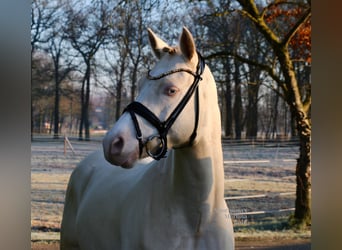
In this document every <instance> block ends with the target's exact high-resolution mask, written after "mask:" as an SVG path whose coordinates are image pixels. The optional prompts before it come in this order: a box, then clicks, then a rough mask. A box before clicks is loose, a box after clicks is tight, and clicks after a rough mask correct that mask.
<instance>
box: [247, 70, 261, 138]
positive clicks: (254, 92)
mask: <svg viewBox="0 0 342 250" xmlns="http://www.w3.org/2000/svg"><path fill="white" fill-rule="evenodd" d="M259 74H260V71H258V70H256V69H254V71H253V72H251V74H250V75H251V78H250V84H248V87H247V89H248V108H247V117H246V119H247V121H246V123H247V124H246V125H247V127H246V130H247V131H246V136H247V137H248V138H251V139H256V137H257V134H258V94H259V87H260V84H259Z"/></svg>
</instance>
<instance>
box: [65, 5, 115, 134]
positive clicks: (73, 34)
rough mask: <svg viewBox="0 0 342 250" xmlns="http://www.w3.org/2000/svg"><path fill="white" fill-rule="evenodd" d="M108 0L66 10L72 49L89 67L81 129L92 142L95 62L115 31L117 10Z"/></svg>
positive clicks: (87, 67)
mask: <svg viewBox="0 0 342 250" xmlns="http://www.w3.org/2000/svg"><path fill="white" fill-rule="evenodd" d="M114 9H115V8H114V7H111V6H109V5H107V4H106V3H105V1H102V0H98V1H92V2H91V3H89V4H84V3H83V2H82V6H80V2H77V1H75V2H69V5H68V6H67V8H66V16H67V21H66V27H65V30H64V33H65V36H66V38H67V39H68V40H69V41H70V42H71V45H72V47H73V48H74V49H75V50H76V51H77V52H78V53H79V54H80V55H81V58H82V60H83V63H84V65H85V72H84V77H83V80H82V87H81V105H82V112H81V119H80V128H79V140H83V126H84V129H85V139H86V140H89V139H90V131H89V127H90V126H89V125H90V124H89V99H90V80H91V72H92V71H91V68H92V65H93V63H94V59H95V57H94V56H95V54H96V53H97V52H98V50H99V48H100V47H101V45H102V44H103V43H104V42H105V40H106V37H107V34H108V30H109V29H110V28H111V25H112V23H111V18H112V13H113V11H114Z"/></svg>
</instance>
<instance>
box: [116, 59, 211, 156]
mask: <svg viewBox="0 0 342 250" xmlns="http://www.w3.org/2000/svg"><path fill="white" fill-rule="evenodd" d="M197 55H198V64H197V67H196V72H193V71H191V70H189V69H184V68H180V69H174V70H171V71H168V72H166V73H163V74H160V75H158V76H155V77H154V76H151V75H150V72H148V74H147V79H149V80H158V79H161V78H163V77H165V76H168V75H171V74H174V73H177V72H187V73H189V74H191V75H192V76H193V77H194V82H193V83H192V84H191V86H190V88H189V89H188V91H187V92H186V94H185V95H184V97H183V99H182V100H181V101H180V103H179V104H178V105H177V107H176V108H175V109H174V110H173V111H172V113H171V114H170V116H169V117H168V118H167V119H166V120H165V121H163V122H162V121H160V120H159V118H158V117H157V116H156V115H155V114H153V113H152V112H151V111H150V110H149V109H148V108H147V107H145V106H144V105H143V104H141V103H140V102H132V103H130V104H129V105H128V106H127V107H126V108H125V109H124V111H123V112H129V113H130V115H131V117H132V121H133V124H134V127H135V130H136V138H137V140H138V141H139V153H140V156H141V154H142V150H143V148H144V146H145V147H146V152H147V154H148V155H149V156H151V157H152V158H154V159H155V160H160V159H161V158H164V157H165V154H166V152H167V133H168V131H169V129H170V128H171V127H172V125H173V123H174V122H175V121H176V119H177V117H178V116H179V115H180V113H181V112H182V111H183V109H184V107H185V106H186V104H187V103H188V102H189V100H190V98H191V96H192V95H193V94H194V92H195V91H196V100H195V105H196V113H195V115H196V117H195V126H194V130H193V132H192V134H191V136H190V139H189V145H190V146H191V145H192V144H193V142H194V140H195V138H196V135H197V127H198V118H199V93H198V84H199V81H200V80H202V77H201V75H202V73H203V71H204V67H205V62H204V59H203V57H202V56H201V54H200V53H199V52H197ZM136 114H138V115H139V116H141V117H143V118H144V119H145V120H147V121H148V122H149V123H151V124H152V125H153V126H154V127H155V128H156V129H157V131H158V133H159V135H153V136H150V137H149V138H147V140H146V141H145V143H144V142H143V137H142V133H141V129H140V126H139V123H138V120H137V117H136ZM152 142H157V147H156V148H157V149H153V150H155V152H151V150H150V149H148V144H149V143H152Z"/></svg>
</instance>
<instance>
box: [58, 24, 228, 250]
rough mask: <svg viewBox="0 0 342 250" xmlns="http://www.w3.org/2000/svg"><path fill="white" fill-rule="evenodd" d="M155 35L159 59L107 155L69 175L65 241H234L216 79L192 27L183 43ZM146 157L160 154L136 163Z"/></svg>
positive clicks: (158, 245)
mask: <svg viewBox="0 0 342 250" xmlns="http://www.w3.org/2000/svg"><path fill="white" fill-rule="evenodd" d="M148 34H149V40H150V45H151V47H152V50H153V52H154V54H155V55H156V57H157V58H158V59H159V60H158V62H157V64H156V65H155V67H154V68H153V69H152V70H151V71H149V72H148V74H147V75H146V76H145V77H143V78H142V79H141V81H140V83H141V85H142V87H141V91H140V94H139V96H138V97H137V101H136V102H133V103H132V104H130V105H129V106H128V107H127V108H126V110H125V112H124V114H123V115H122V116H121V118H120V119H119V120H118V121H117V122H116V123H115V125H114V127H113V128H112V129H111V130H110V131H109V132H108V133H107V135H106V136H105V138H104V140H103V149H104V156H103V153H101V152H97V153H94V154H92V155H90V156H88V157H87V158H86V159H85V160H83V161H82V162H81V163H80V164H79V166H78V167H77V168H76V169H75V170H74V172H73V173H72V175H71V178H70V181H69V185H68V189H67V194H66V201H65V207H64V214H63V220H62V227H61V249H93V250H107V249H108V250H109V249H110V250H113V249H127V250H132V249H133V250H135V249H156V250H168V249H186V250H188V249H208V250H220V249H234V237H233V226H232V222H231V218H230V215H229V210H228V207H227V205H226V202H225V200H224V171H223V160H222V149H221V122H220V112H219V108H218V101H217V93H216V86H215V81H214V78H213V76H212V74H211V72H210V70H209V68H208V67H207V66H206V65H205V64H204V61H203V59H202V57H201V56H200V54H199V53H198V52H197V51H196V47H195V43H194V40H193V37H192V35H191V33H190V32H189V31H188V30H187V29H186V28H183V31H182V34H181V36H180V42H179V47H170V46H169V45H167V44H166V43H165V42H164V41H162V40H161V39H160V38H158V37H157V36H156V35H155V34H154V33H153V32H152V31H151V30H148ZM148 155H150V156H152V157H153V158H155V159H156V160H154V161H149V162H146V160H145V162H142V161H138V160H139V159H143V158H146V157H147V156H148ZM109 162H110V163H111V164H109ZM112 164H113V165H119V166H122V167H123V168H120V167H115V166H113V165H112Z"/></svg>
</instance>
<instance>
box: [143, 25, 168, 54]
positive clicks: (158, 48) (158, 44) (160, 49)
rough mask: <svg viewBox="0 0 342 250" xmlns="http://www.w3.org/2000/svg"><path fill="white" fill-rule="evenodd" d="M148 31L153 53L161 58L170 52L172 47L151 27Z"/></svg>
mask: <svg viewBox="0 0 342 250" xmlns="http://www.w3.org/2000/svg"><path fill="white" fill-rule="evenodd" d="M147 31H148V38H149V41H150V45H151V48H152V50H153V53H154V55H155V56H156V57H157V58H158V59H160V58H161V57H162V55H163V54H164V53H165V52H169V50H171V47H170V46H169V45H168V44H167V43H165V42H164V41H163V40H162V39H160V38H159V37H158V36H157V35H156V34H154V32H153V31H152V30H151V29H150V28H148V29H147Z"/></svg>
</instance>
